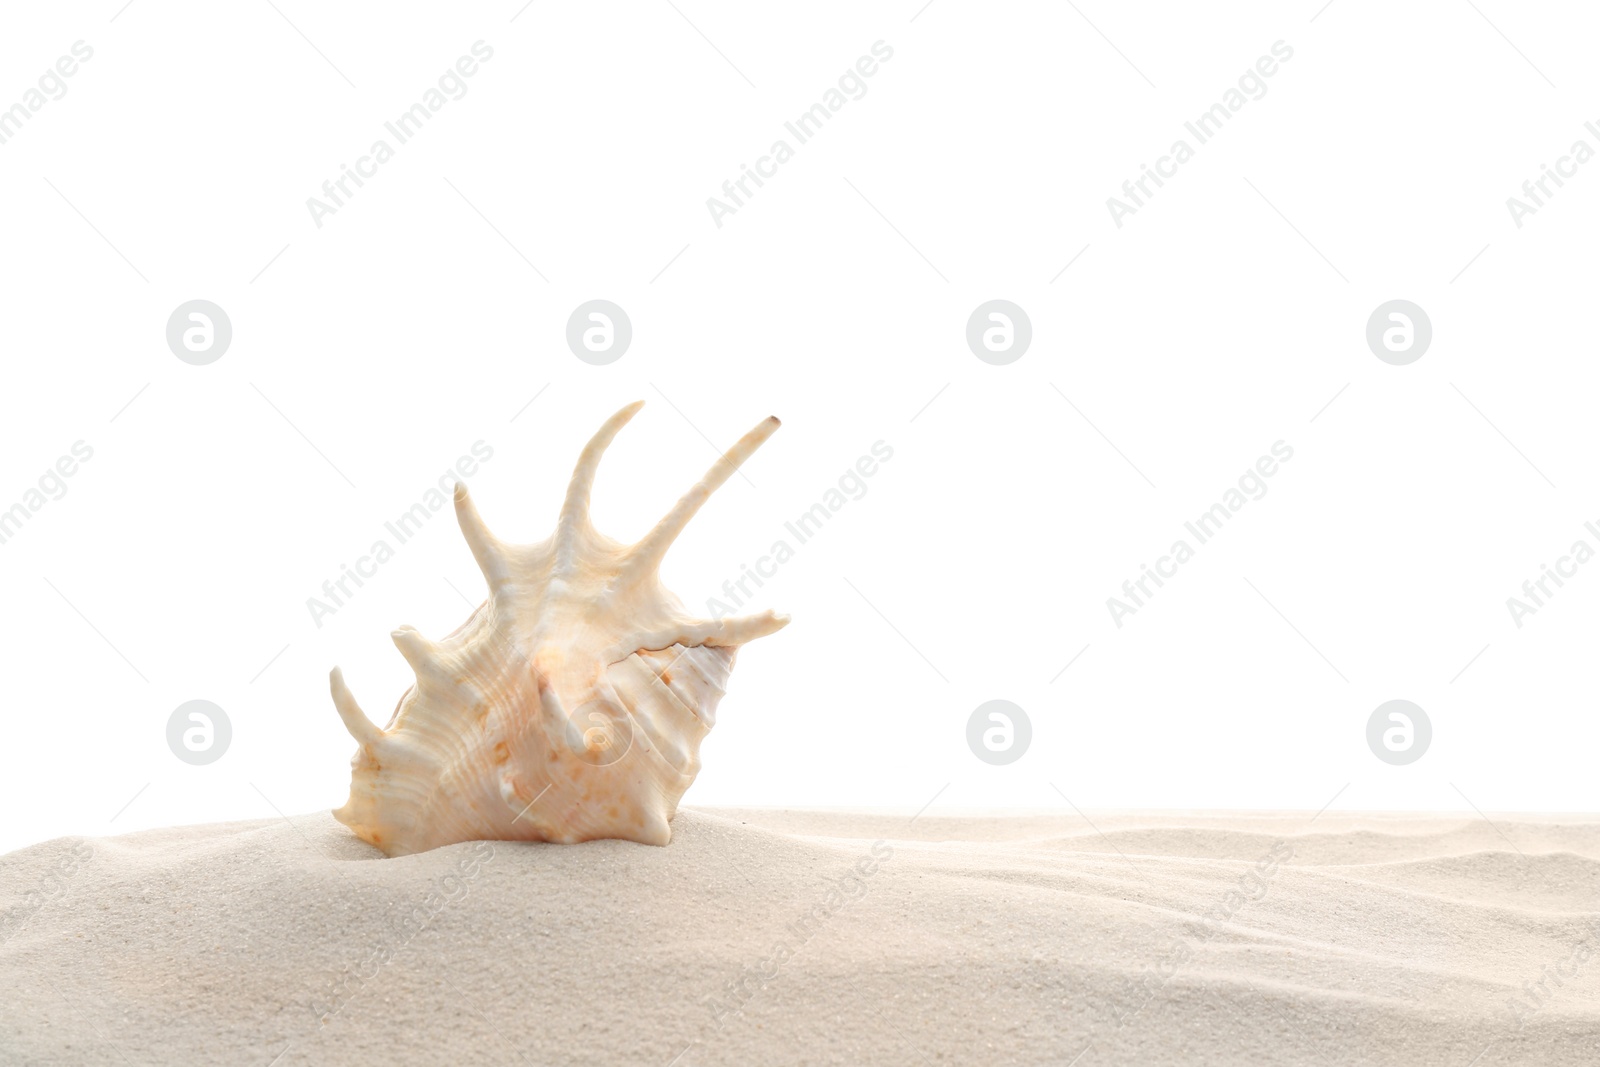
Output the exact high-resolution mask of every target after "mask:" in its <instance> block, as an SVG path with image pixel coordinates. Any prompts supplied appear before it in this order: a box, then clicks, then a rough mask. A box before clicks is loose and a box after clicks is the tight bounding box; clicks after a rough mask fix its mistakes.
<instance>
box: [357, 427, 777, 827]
mask: <svg viewBox="0 0 1600 1067" xmlns="http://www.w3.org/2000/svg"><path fill="white" fill-rule="evenodd" d="M643 405H644V402H643V401H639V402H637V403H634V404H630V405H629V406H627V407H625V408H623V409H622V410H621V411H619V412H617V413H616V414H615V415H613V416H611V418H610V419H608V420H606V423H605V425H603V426H602V427H601V428H600V431H599V432H598V433H596V434H595V435H594V438H593V439H592V440H590V442H589V444H588V445H587V447H585V448H584V450H583V453H582V455H580V456H579V457H578V464H577V468H576V469H575V470H574V471H573V475H572V482H571V484H570V485H569V486H568V488H567V497H566V502H565V503H564V504H563V505H562V508H561V517H560V521H559V522H558V524H557V526H556V532H555V533H554V534H553V535H552V536H551V537H550V538H549V539H547V540H545V541H543V542H540V543H539V544H535V545H509V544H506V543H504V542H502V541H500V540H498V539H497V538H496V537H495V536H494V535H493V534H491V533H490V532H489V530H488V528H487V527H486V526H485V525H484V523H483V520H482V519H481V518H479V516H478V511H477V509H476V508H475V507H473V504H472V501H471V498H470V497H469V496H468V495H467V490H466V487H465V486H463V485H458V486H457V487H456V491H455V509H456V518H457V519H458V520H459V522H460V524H461V532H462V534H463V536H465V538H466V540H467V544H468V546H469V547H470V548H471V549H472V554H473V556H474V558H476V559H477V561H478V567H479V569H481V570H482V571H483V576H484V579H485V580H486V581H487V582H488V586H489V598H488V599H487V600H486V601H484V602H483V603H482V604H480V605H479V606H478V608H477V610H476V611H474V612H473V613H472V615H471V616H470V617H469V618H468V619H467V621H466V622H465V623H463V624H462V625H461V627H459V628H458V629H457V630H456V632H455V633H453V634H451V635H450V636H448V637H446V638H443V639H442V640H439V641H437V642H434V641H430V640H429V639H428V638H426V637H424V636H423V635H422V634H421V633H419V632H418V631H417V630H415V629H414V628H412V627H409V626H406V627H402V628H400V629H398V630H396V631H394V633H393V634H392V635H391V636H392V637H393V638H394V643H395V645H396V646H397V647H398V648H399V649H400V653H401V654H402V655H403V656H405V658H406V660H407V662H409V663H410V664H411V667H412V669H413V670H414V671H415V673H416V684H415V685H414V686H412V688H410V689H409V690H407V691H406V693H405V694H404V695H403V696H402V697H401V698H400V702H399V704H398V705H397V706H396V708H395V713H394V716H393V718H392V719H391V720H390V722H389V725H388V726H387V727H385V728H384V729H381V730H380V729H379V728H378V727H377V726H376V725H374V724H373V723H372V721H371V720H369V719H368V718H367V716H366V715H365V714H364V713H363V712H362V711H361V709H360V707H358V706H357V704H356V701H355V698H354V697H353V696H351V694H350V690H349V689H348V688H347V687H346V685H345V682H344V677H343V675H342V674H341V672H340V671H339V669H338V668H337V667H335V668H334V670H333V674H332V677H331V685H332V690H333V702H334V706H335V707H336V708H337V709H338V711H339V715H340V717H341V718H342V719H343V720H344V724H345V727H346V728H347V729H348V730H349V731H350V734H351V736H353V737H354V738H355V739H356V741H357V742H358V743H359V745H360V747H359V749H358V750H357V752H356V754H355V757H354V758H353V759H352V760H351V761H350V765H351V778H350V799H349V801H348V802H347V803H346V804H345V805H344V806H343V807H342V808H339V809H337V810H336V811H334V813H333V814H334V816H335V818H337V819H338V820H339V821H340V822H342V823H344V824H345V825H346V826H348V827H350V829H352V830H354V831H355V833H356V834H357V836H359V837H361V838H362V839H363V840H365V841H368V842H370V843H371V844H373V845H376V846H377V847H378V848H380V849H382V850H383V851H384V852H385V853H387V854H388V855H390V856H403V855H409V854H411V853H415V852H424V851H427V850H428V849H432V848H438V847H440V846H441V845H447V844H452V843H454V842H457V841H474V840H524V841H551V842H560V843H574V842H579V841H590V840H595V839H598V838H621V839H625V840H630V841H638V842H641V843H644V844H651V845H665V844H666V843H667V842H668V840H669V839H670V838H671V836H672V831H671V828H670V826H669V821H670V820H671V818H672V816H673V813H674V812H675V811H676V810H677V806H678V801H679V799H680V798H681V797H682V796H683V794H684V791H685V790H687V789H688V788H689V786H690V784H691V783H692V782H693V781H694V779H695V775H696V774H697V773H698V772H699V770H700V742H701V740H702V739H703V738H704V737H705V735H706V734H707V733H708V732H709V731H710V729H711V726H712V724H713V722H714V719H715V713H716V707H717V702H718V700H719V699H721V697H722V694H723V687H724V685H725V684H726V682H727V679H728V673H729V671H730V670H732V668H733V660H734V655H735V654H736V652H737V651H738V648H739V646H740V645H742V644H744V643H745V642H747V641H752V640H754V639H756V638H758V637H764V636H766V635H767V634H770V633H773V632H775V631H777V630H779V629H781V628H782V627H783V626H784V625H785V624H787V623H788V621H789V620H788V618H787V617H786V616H782V615H776V614H773V613H772V612H770V611H768V612H763V613H761V614H758V615H750V616H743V617H734V618H725V619H715V620H706V619H697V618H694V617H693V616H691V615H690V614H689V613H688V612H687V611H685V610H684V607H683V604H682V603H681V602H680V601H679V600H678V598H677V597H675V596H673V595H672V594H671V593H670V592H668V591H667V590H666V589H665V588H664V587H663V586H662V584H661V580H660V575H659V573H658V572H659V567H660V564H661V560H662V557H663V556H665V554H666V552H667V549H668V548H669V547H670V546H671V545H672V542H673V540H674V539H676V537H677V536H678V534H679V533H681V532H682V531H683V529H684V527H685V526H687V525H688V523H689V520H690V519H691V518H693V517H694V514H695V512H697V511H699V510H700V506H701V505H702V504H704V503H705V502H706V500H707V498H709V497H710V496H711V494H712V493H713V492H714V491H715V490H716V489H717V487H718V486H720V485H722V483H723V482H725V481H727V480H728V478H729V477H730V476H731V475H732V474H733V472H734V471H736V470H737V469H738V468H739V465H740V464H741V463H743V462H744V461H745V460H746V459H747V458H748V457H749V456H750V455H751V453H753V452H754V451H755V450H756V449H757V448H758V447H760V446H761V444H762V442H764V441H765V440H766V439H767V438H768V437H770V436H771V435H772V433H773V432H774V431H775V430H776V429H777V428H778V420H777V419H776V418H769V419H766V420H764V421H763V422H761V423H760V424H759V425H757V426H756V427H755V429H753V430H751V431H750V432H749V433H747V434H745V435H744V437H742V438H740V440H739V442H738V443H737V444H735V445H734V446H733V447H732V448H731V449H729V450H728V452H727V453H726V454H725V455H724V456H723V457H722V458H721V459H719V460H718V461H717V462H716V463H715V464H713V465H712V467H711V469H710V470H709V471H707V472H706V475H705V477H704V478H703V479H702V480H701V481H700V482H699V483H698V484H696V485H695V486H694V487H693V488H692V489H690V490H689V492H688V493H686V494H685V495H684V496H683V498H682V499H681V500H679V501H678V503H677V505H676V506H674V507H673V509H672V510H671V511H670V512H668V513H667V515H666V517H664V518H663V519H662V520H661V521H660V522H659V523H657V524H656V526H655V528H654V529H652V530H651V531H650V532H649V533H648V534H646V535H645V537H644V538H643V540H641V541H639V542H638V543H637V544H635V545H631V546H629V545H623V544H621V543H619V542H617V541H613V540H612V539H610V538H608V537H606V536H605V535H603V534H601V533H600V532H598V531H597V530H596V529H595V528H594V526H593V524H592V523H591V522H590V521H589V494H590V489H591V487H592V485H593V483H594V475H595V469H596V467H597V466H598V465H599V462H600V456H601V454H602V453H603V452H604V451H605V450H606V447H607V446H608V445H609V444H610V443H611V440H612V438H614V437H615V436H616V434H617V431H618V430H620V429H621V428H622V427H623V425H624V424H626V423H627V422H628V420H629V419H631V418H633V416H634V414H635V413H636V412H637V411H638V410H639V408H641V407H642V406H643Z"/></svg>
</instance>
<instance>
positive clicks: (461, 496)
mask: <svg viewBox="0 0 1600 1067" xmlns="http://www.w3.org/2000/svg"><path fill="white" fill-rule="evenodd" d="M453 495H454V496H455V498H456V503H458V504H459V503H461V502H462V501H463V500H465V499H467V483H466V482H457V483H456V488H455V493H454V494H453Z"/></svg>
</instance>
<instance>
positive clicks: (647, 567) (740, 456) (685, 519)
mask: <svg viewBox="0 0 1600 1067" xmlns="http://www.w3.org/2000/svg"><path fill="white" fill-rule="evenodd" d="M781 425H782V423H780V422H779V421H778V417H777V416H776V415H769V416H767V417H766V418H765V419H762V420H761V421H760V422H758V423H757V424H756V426H755V428H754V429H752V430H751V431H750V432H749V433H747V434H745V435H744V436H743V437H741V438H739V440H738V441H736V442H735V443H734V446H733V447H732V448H730V449H728V451H726V452H724V453H723V454H722V458H721V459H719V460H717V461H716V462H715V463H713V464H712V465H711V469H710V470H708V471H706V474H705V477H704V478H701V479H700V481H699V482H697V483H696V484H695V485H694V487H693V488H692V489H690V490H689V491H688V492H687V493H685V494H683V496H682V497H681V498H680V499H679V500H678V502H677V503H676V504H674V505H673V507H672V510H671V511H669V512H667V514H666V515H665V516H664V517H663V518H662V519H661V521H660V522H658V523H656V525H655V528H654V529H652V530H651V531H650V532H649V533H647V534H645V535H644V538H643V539H642V540H641V541H640V542H639V543H638V544H636V545H634V546H633V548H632V549H631V550H629V561H628V566H629V569H630V571H631V572H632V573H633V575H634V576H635V577H637V576H639V575H640V574H641V573H644V572H649V571H654V570H655V569H656V568H657V567H659V566H660V565H661V561H662V559H663V558H665V557H666V554H667V549H669V548H671V547H672V542H674V541H676V540H677V539H678V535H679V534H681V533H682V532H683V530H684V527H686V526H688V525H689V520H690V519H692V518H694V516H695V513H696V512H698V511H699V510H700V508H701V506H702V505H703V504H705V502H706V501H707V500H709V499H711V494H712V493H714V492H716V491H717V490H718V489H720V488H721V487H722V483H724V482H726V481H727V480H728V479H729V478H731V477H733V472H734V471H736V470H738V469H739V468H740V467H741V466H743V464H744V461H745V460H747V459H749V458H750V457H751V456H752V455H754V454H755V450H756V449H758V448H760V447H761V446H762V444H764V443H765V442H766V440H767V438H769V437H771V436H772V435H773V434H774V433H776V432H777V431H778V427H779V426H781Z"/></svg>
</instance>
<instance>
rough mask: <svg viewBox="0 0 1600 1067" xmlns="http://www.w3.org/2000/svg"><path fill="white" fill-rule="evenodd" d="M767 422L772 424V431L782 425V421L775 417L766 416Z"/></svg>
mask: <svg viewBox="0 0 1600 1067" xmlns="http://www.w3.org/2000/svg"><path fill="white" fill-rule="evenodd" d="M767 421H768V422H770V423H772V425H773V428H774V429H776V428H777V427H779V426H782V425H783V420H782V419H780V418H778V416H776V415H768V416H767Z"/></svg>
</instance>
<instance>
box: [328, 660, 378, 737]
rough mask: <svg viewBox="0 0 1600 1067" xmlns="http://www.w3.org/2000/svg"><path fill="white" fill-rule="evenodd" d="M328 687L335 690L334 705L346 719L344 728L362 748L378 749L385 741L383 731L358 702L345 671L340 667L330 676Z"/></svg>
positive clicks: (341, 716)
mask: <svg viewBox="0 0 1600 1067" xmlns="http://www.w3.org/2000/svg"><path fill="white" fill-rule="evenodd" d="M328 687H329V688H330V689H331V690H332V691H333V706H334V707H335V708H337V709H338V711H339V718H341V719H343V720H344V728H345V729H346V730H349V731H350V736H351V737H353V738H355V739H356V742H357V743H358V744H360V745H361V747H362V748H365V749H376V748H377V747H378V745H379V744H380V743H381V742H382V741H383V737H384V734H383V731H382V730H380V729H378V728H377V727H376V726H375V725H373V722H372V720H371V719H369V718H367V716H366V713H365V712H363V711H362V710H361V705H359V704H357V703H356V698H355V696H354V695H352V694H351V692H350V687H349V686H347V685H345V684H344V672H343V671H341V670H340V669H339V668H338V667H335V668H334V669H333V673H332V674H330V675H329V676H328Z"/></svg>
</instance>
